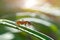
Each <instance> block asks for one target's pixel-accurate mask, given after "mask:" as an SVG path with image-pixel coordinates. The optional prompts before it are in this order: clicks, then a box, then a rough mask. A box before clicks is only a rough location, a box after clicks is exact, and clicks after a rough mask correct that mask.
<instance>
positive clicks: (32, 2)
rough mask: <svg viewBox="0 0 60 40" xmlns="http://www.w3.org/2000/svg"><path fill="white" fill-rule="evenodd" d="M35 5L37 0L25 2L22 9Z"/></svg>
mask: <svg viewBox="0 0 60 40" xmlns="http://www.w3.org/2000/svg"><path fill="white" fill-rule="evenodd" d="M36 4H37V0H26V1H25V4H24V7H25V8H31V7H33V6H35V5H36Z"/></svg>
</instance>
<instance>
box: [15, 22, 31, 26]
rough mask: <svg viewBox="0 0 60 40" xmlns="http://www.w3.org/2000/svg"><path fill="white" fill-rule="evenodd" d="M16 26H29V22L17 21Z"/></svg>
mask: <svg viewBox="0 0 60 40" xmlns="http://www.w3.org/2000/svg"><path fill="white" fill-rule="evenodd" d="M16 24H17V25H18V26H19V25H23V24H24V25H26V24H28V25H31V22H29V21H17V22H16Z"/></svg>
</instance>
